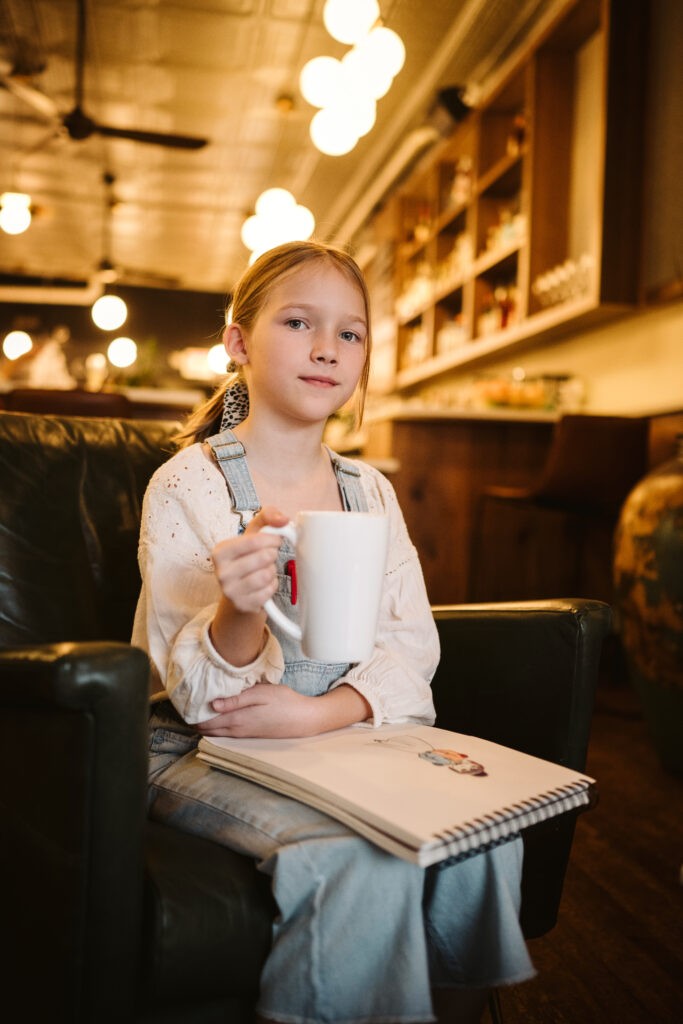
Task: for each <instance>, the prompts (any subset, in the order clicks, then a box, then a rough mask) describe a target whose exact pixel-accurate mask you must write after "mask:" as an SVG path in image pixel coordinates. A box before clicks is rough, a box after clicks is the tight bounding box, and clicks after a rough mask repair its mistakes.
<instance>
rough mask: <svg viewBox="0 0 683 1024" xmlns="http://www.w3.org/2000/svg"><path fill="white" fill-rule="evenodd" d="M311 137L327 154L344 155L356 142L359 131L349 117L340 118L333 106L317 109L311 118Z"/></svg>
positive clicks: (318, 147)
mask: <svg viewBox="0 0 683 1024" xmlns="http://www.w3.org/2000/svg"><path fill="white" fill-rule="evenodd" d="M310 133H311V139H312V140H313V145H314V146H315V147H316V149H319V150H320V152H321V153H325V154H326V155H327V156H344V154H345V153H350V152H351V150H352V149H353V147H354V146H355V145H356V143H357V142H358V138H359V133H358V131H357V129H356V128H355V127H354V124H353V121H352V120H351V119H349V118H345V117H344V118H340V117H339V116H338V112H337V110H335V108H334V107H325V108H324V109H323V110H319V111H318V113H317V114H315V115H314V116H313V118H312V120H311V127H310Z"/></svg>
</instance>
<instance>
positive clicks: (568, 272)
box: [371, 0, 645, 391]
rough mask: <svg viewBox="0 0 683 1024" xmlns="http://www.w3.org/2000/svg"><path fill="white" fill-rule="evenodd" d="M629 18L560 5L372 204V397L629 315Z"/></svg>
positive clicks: (635, 152)
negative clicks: (384, 350) (381, 356)
mask: <svg viewBox="0 0 683 1024" xmlns="http://www.w3.org/2000/svg"><path fill="white" fill-rule="evenodd" d="M643 8H644V5H633V4H630V3H628V0H568V2H567V5H566V7H565V8H563V13H562V14H561V15H560V16H559V17H558V19H557V20H556V21H555V23H554V24H553V25H552V26H550V27H549V28H548V29H547V30H546V33H545V35H544V36H543V38H542V39H540V40H539V41H537V42H536V43H535V44H534V48H533V50H530V51H527V52H526V53H525V54H524V55H523V57H521V58H520V61H519V64H518V65H517V66H516V67H515V68H513V69H512V71H511V72H510V73H508V74H507V75H506V77H505V78H504V79H503V80H502V81H501V82H499V83H498V84H497V85H496V86H495V87H492V88H491V89H490V90H489V91H488V95H487V97H486V99H485V100H484V102H483V103H482V104H481V106H480V107H479V108H478V109H477V110H476V111H473V112H472V113H471V114H469V115H468V117H467V118H466V119H465V120H464V121H463V122H461V123H460V124H459V125H457V126H456V127H455V129H454V131H453V133H452V135H451V136H450V137H449V138H447V139H445V140H443V141H442V142H441V143H440V144H439V145H438V147H436V148H435V149H433V150H432V151H430V153H428V154H427V156H426V157H425V158H424V159H423V160H422V162H421V163H420V164H419V165H418V166H417V167H416V168H415V169H414V171H413V172H412V174H411V175H410V177H409V178H408V179H407V180H406V181H405V182H404V183H403V184H402V185H401V187H400V189H399V190H398V191H397V192H396V193H395V194H394V195H393V196H391V197H390V198H389V199H388V200H387V203H386V204H385V206H384V208H383V213H382V217H383V219H384V223H385V224H386V222H387V217H389V219H390V220H391V223H392V224H393V238H394V259H393V274H392V288H393V293H394V313H395V375H394V379H393V381H391V383H388V382H386V390H387V391H388V390H401V389H405V388H411V387H413V386H414V385H415V384H418V383H420V382H423V381H426V380H428V379H430V378H432V377H434V376H436V375H440V374H443V373H446V372H448V371H449V370H451V369H454V368H456V367H459V366H462V365H464V364H466V363H470V362H477V361H480V360H485V359H490V358H492V357H493V356H495V355H497V354H499V353H500V352H502V351H503V350H505V349H507V348H513V347H515V346H529V345H532V344H538V343H541V342H542V341H543V340H546V339H549V338H551V337H555V336H560V335H562V334H568V333H571V332H577V331H579V330H582V329H585V328H587V327H589V326H594V325H595V324H596V323H597V322H602V320H604V319H606V318H609V317H614V316H615V315H618V314H619V313H620V312H625V311H626V310H628V309H629V308H632V306H633V304H634V303H635V302H636V301H637V297H638V244H637V243H638V230H639V218H638V213H637V211H638V210H639V206H640V192H641V183H640V182H641V174H640V167H639V166H638V160H639V154H640V152H641V150H642V145H641V143H642V130H643V123H642V122H643V117H642V108H643V102H642V93H643V92H644V89H643V83H644V75H645V67H644V52H643V49H644V48H643V47H642V45H641V43H642V38H643V37H644V25H643V24H642V21H643V18H644V17H645V14H644V10H643ZM627 114H628V115H629V116H626V115H627ZM371 229H372V228H371Z"/></svg>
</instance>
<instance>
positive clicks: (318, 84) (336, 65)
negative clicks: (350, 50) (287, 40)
mask: <svg viewBox="0 0 683 1024" xmlns="http://www.w3.org/2000/svg"><path fill="white" fill-rule="evenodd" d="M341 72H342V66H341V61H338V60H337V59H336V58H335V57H313V58H312V59H311V60H309V61H308V62H307V63H306V64H304V66H303V68H302V69H301V74H300V75H299V88H300V90H301V95H302V96H303V98H304V99H305V100H306V101H307V102H308V103H310V104H311V106H313V107H326V106H327V104H328V103H329V102H330V101H331V99H332V97H333V96H334V95H335V94H336V92H337V90H338V89H339V87H340V82H341Z"/></svg>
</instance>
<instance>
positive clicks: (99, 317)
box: [90, 295, 128, 331]
mask: <svg viewBox="0 0 683 1024" xmlns="http://www.w3.org/2000/svg"><path fill="white" fill-rule="evenodd" d="M90 313H91V316H92V318H93V320H94V322H95V324H96V325H97V326H98V327H99V328H100V329H101V330H103V331H115V330H116V329H117V328H119V327H120V326H121V325H122V324H123V323H125V321H126V317H127V316H128V307H127V306H126V303H125V302H124V301H123V299H121V298H119V296H118V295H101V296H100V297H99V299H97V301H96V302H95V303H93V307H92V310H91V311H90Z"/></svg>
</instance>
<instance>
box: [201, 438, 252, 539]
mask: <svg viewBox="0 0 683 1024" xmlns="http://www.w3.org/2000/svg"><path fill="white" fill-rule="evenodd" d="M206 443H207V444H209V445H210V446H211V450H212V451H213V454H214V458H215V459H216V462H217V463H218V465H219V466H220V468H221V471H222V473H223V476H224V477H225V482H226V483H227V485H228V491H229V492H230V497H231V499H232V507H233V509H234V510H235V512H236V513H237V515H238V516H239V517H240V522H241V524H242V527H245V526H246V525H247V522H248V519H247V521H246V522H245V519H244V516H243V514H242V513H244V512H251V513H252V515H253V514H254V513H255V512H258V511H259V509H260V508H261V505H260V503H259V500H258V495H257V494H256V490H255V489H254V485H253V483H252V480H251V474H250V473H249V468H248V466H247V458H246V453H245V451H244V446H243V445H242V444H241V442H240V441H238V440H237V438H236V437H235V435H234V434H233V432H232V430H223V431H221V433H220V434H214V435H213V437H207V439H206ZM249 518H251V516H250V517H249Z"/></svg>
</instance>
